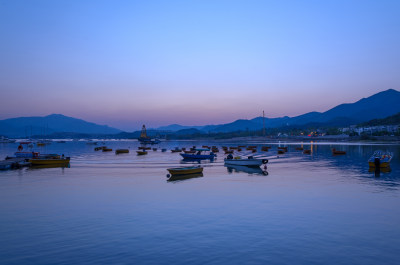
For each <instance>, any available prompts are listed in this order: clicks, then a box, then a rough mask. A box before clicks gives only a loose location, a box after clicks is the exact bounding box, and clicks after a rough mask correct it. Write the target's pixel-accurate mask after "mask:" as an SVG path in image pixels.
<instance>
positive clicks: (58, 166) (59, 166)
mask: <svg viewBox="0 0 400 265" xmlns="http://www.w3.org/2000/svg"><path fill="white" fill-rule="evenodd" d="M40 168H70V164H68V165H67V166H65V165H62V164H53V165H32V166H31V167H30V169H40Z"/></svg>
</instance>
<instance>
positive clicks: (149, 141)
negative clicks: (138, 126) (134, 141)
mask: <svg viewBox="0 0 400 265" xmlns="http://www.w3.org/2000/svg"><path fill="white" fill-rule="evenodd" d="M138 141H139V142H140V143H142V144H159V143H161V141H160V140H159V139H158V138H155V139H151V138H150V137H149V136H147V131H146V126H145V125H144V124H143V126H142V132H141V133H140V137H139V138H138Z"/></svg>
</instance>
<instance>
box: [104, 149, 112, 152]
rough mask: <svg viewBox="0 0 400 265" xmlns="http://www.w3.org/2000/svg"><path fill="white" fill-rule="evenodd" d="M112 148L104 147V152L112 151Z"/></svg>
mask: <svg viewBox="0 0 400 265" xmlns="http://www.w3.org/2000/svg"><path fill="white" fill-rule="evenodd" d="M111 151H112V149H111V148H103V152H111Z"/></svg>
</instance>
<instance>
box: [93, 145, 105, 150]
mask: <svg viewBox="0 0 400 265" xmlns="http://www.w3.org/2000/svg"><path fill="white" fill-rule="evenodd" d="M103 149H104V146H98V147H95V148H94V151H100V150H103Z"/></svg>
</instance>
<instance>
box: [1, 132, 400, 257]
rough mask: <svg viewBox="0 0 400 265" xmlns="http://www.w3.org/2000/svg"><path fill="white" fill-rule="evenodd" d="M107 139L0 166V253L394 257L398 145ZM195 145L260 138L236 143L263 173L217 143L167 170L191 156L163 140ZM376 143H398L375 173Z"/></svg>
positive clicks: (7, 149) (399, 241) (399, 197)
mask: <svg viewBox="0 0 400 265" xmlns="http://www.w3.org/2000/svg"><path fill="white" fill-rule="evenodd" d="M104 145H106V146H107V147H109V148H112V149H113V150H115V149H129V150H130V153H129V154H124V155H115V153H114V152H96V151H94V146H93V145H87V144H86V143H85V142H67V143H63V144H58V143H53V144H51V145H46V146H44V147H36V146H35V147H34V150H35V151H40V152H41V153H63V154H65V156H70V157H71V164H70V165H71V166H70V168H40V169H33V168H29V169H27V168H24V169H18V170H13V171H1V172H0V212H1V214H0V234H1V237H0V245H1V246H2V248H1V251H0V264H160V263H162V264H253V263H254V264H350V263H351V264H398V261H399V258H398V246H400V229H399V228H398V224H399V223H400V207H398V206H399V204H400V160H399V158H400V148H399V147H400V145H393V144H384V145H376V144H375V145H372V144H358V143H350V144H347V143H345V144H340V143H318V142H313V143H310V142H308V143H307V142H303V143H285V142H282V143H280V144H279V143H265V142H257V141H253V142H251V143H250V142H237V141H236V140H227V141H223V142H219V141H214V142H212V141H208V142H202V141H170V142H162V143H160V144H159V145H156V146H152V147H154V148H157V151H149V152H148V155H146V156H137V155H136V152H135V151H136V150H138V147H139V144H138V143H137V142H136V141H106V142H105V143H104ZM193 145H196V146H202V145H209V146H213V145H215V146H218V147H219V148H220V150H221V147H222V146H227V147H232V146H238V145H254V146H257V147H258V148H257V151H256V153H250V152H249V151H247V150H245V148H243V152H240V153H238V154H240V155H246V154H251V155H254V156H257V157H266V158H267V159H268V160H269V163H268V173H269V174H268V177H258V176H264V174H267V173H266V172H265V173H264V172H263V170H262V169H263V168H262V167H261V168H247V167H241V166H229V167H225V166H224V160H223V158H224V155H223V154H222V153H219V155H218V157H217V158H216V159H215V160H214V161H201V165H202V167H204V170H203V175H191V176H181V177H179V178H180V179H176V180H174V179H168V181H167V180H166V177H165V176H166V174H167V173H168V172H167V170H166V169H167V168H171V167H180V166H182V165H183V164H184V165H185V166H190V165H198V162H197V161H183V160H182V157H181V156H180V155H179V153H171V152H162V151H161V150H162V149H167V150H171V149H174V148H175V147H178V148H182V147H186V148H189V147H192V146H193ZM278 145H280V146H284V147H287V148H288V151H287V152H285V153H284V154H280V155H279V157H278V156H277V147H278ZM261 146H271V148H270V149H269V151H262V149H261ZM17 147H18V145H17V144H7V145H1V146H0V158H4V157H6V156H7V155H11V154H12V153H14V152H15V151H16V149H17ZM301 147H303V150H312V153H311V151H310V155H305V154H303V150H301ZM296 148H297V149H298V150H296ZM333 148H336V149H337V150H343V151H346V154H345V155H342V156H333V155H332V151H331V150H332V149H333ZM377 149H380V150H383V151H390V152H393V154H394V157H393V160H392V162H391V170H390V171H384V170H382V169H381V172H380V173H379V177H375V175H376V172H375V171H370V169H369V166H368V162H367V161H368V158H369V157H370V156H371V154H372V153H373V152H374V151H375V150H377ZM252 176H257V177H252ZM175 184H176V185H175Z"/></svg>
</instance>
